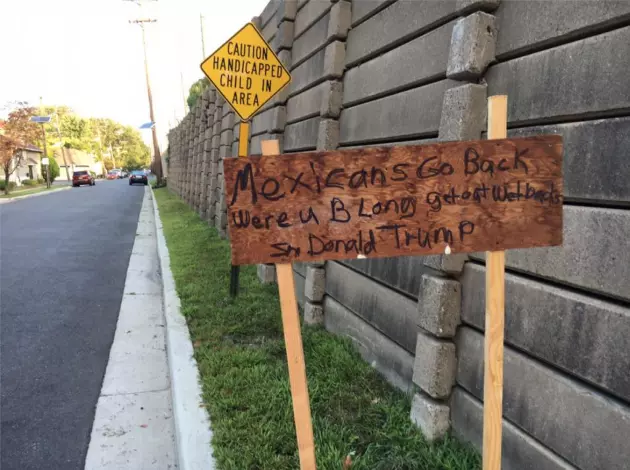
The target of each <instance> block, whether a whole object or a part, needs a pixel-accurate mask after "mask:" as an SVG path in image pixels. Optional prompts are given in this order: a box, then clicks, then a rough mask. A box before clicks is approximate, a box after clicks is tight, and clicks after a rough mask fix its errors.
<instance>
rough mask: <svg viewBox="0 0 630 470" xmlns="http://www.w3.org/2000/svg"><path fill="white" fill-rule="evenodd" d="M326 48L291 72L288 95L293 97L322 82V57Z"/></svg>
mask: <svg viewBox="0 0 630 470" xmlns="http://www.w3.org/2000/svg"><path fill="white" fill-rule="evenodd" d="M325 54H326V48H324V49H321V50H320V51H318V52H316V53H315V54H313V55H312V56H311V57H309V58H308V60H305V61H304V62H302V63H301V64H300V65H298V66H297V67H295V68H293V69H292V70H291V77H292V80H291V84H290V85H289V90H290V92H289V94H290V95H294V94H297V93H299V92H301V91H302V90H304V89H305V88H308V87H309V86H311V85H312V84H313V83H315V82H317V81H321V80H322V76H323V75H324V58H325V57H324V56H325Z"/></svg>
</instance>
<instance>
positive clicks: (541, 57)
mask: <svg viewBox="0 0 630 470" xmlns="http://www.w3.org/2000/svg"><path fill="white" fill-rule="evenodd" d="M554 3H555V2H554ZM607 4H608V2H606V5H607ZM628 44H630V26H626V27H624V28H619V29H615V30H613V31H609V32H607V33H602V34H599V35H596V36H591V37H588V38H586V39H581V40H578V41H573V42H570V43H568V44H565V45H562V46H558V47H553V48H550V49H546V50H544V51H540V52H538V53H536V54H530V55H526V56H524V57H519V58H518V59H514V60H509V61H507V62H502V63H500V64H496V65H493V66H491V67H490V68H489V69H488V71H487V72H486V75H485V79H486V81H487V82H488V94H489V95H497V94H507V95H508V121H509V123H510V124H517V123H522V122H525V123H527V124H532V125H533V124H535V123H536V121H537V120H539V119H549V118H554V117H562V118H563V119H569V118H570V117H572V116H584V115H591V116H592V115H594V114H596V113H601V112H606V113H608V114H609V115H611V114H613V113H615V112H619V113H621V112H625V110H627V109H628V108H629V107H630V87H629V86H628V83H627V79H628V76H629V75H630V61H629V60H626V59H627V56H624V55H623V54H622V52H621V51H623V50H625V48H626V47H627V45H628ZM595 71H599V72H600V73H595ZM541 90H544V93H541ZM549 120H551V119H549Z"/></svg>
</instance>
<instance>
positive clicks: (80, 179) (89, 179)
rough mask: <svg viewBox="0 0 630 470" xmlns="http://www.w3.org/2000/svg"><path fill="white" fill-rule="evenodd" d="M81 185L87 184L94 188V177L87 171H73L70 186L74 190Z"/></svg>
mask: <svg viewBox="0 0 630 470" xmlns="http://www.w3.org/2000/svg"><path fill="white" fill-rule="evenodd" d="M82 184H87V185H88V186H94V185H95V184H96V181H95V180H94V177H93V176H92V175H91V174H90V172H89V171H87V170H79V171H75V172H74V173H73V174H72V186H74V187H75V188H76V187H78V186H81V185H82Z"/></svg>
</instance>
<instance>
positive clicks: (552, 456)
mask: <svg viewBox="0 0 630 470" xmlns="http://www.w3.org/2000/svg"><path fill="white" fill-rule="evenodd" d="M253 21H254V23H255V24H256V25H257V26H258V27H259V29H260V30H261V31H262V33H263V35H264V36H265V38H266V39H267V40H269V41H270V42H271V44H272V46H273V48H274V50H275V51H276V53H277V54H278V55H279V57H280V58H281V60H282V62H283V63H284V64H285V66H287V67H288V68H289V70H290V71H291V74H292V76H293V81H292V82H291V84H290V85H289V86H288V87H287V88H286V89H285V90H283V91H282V92H281V93H279V94H278V95H276V97H274V99H273V100H271V102H269V103H268V104H267V105H266V106H265V107H264V109H262V110H261V112H260V113H258V114H257V115H256V116H255V117H254V119H253V121H252V123H251V129H250V131H251V134H250V136H249V138H250V153H252V154H259V153H260V143H261V142H262V141H263V140H266V139H278V140H279V141H280V146H281V151H282V152H284V153H291V152H308V151H314V150H324V149H326V150H328V149H336V148H352V147H362V146H373V145H407V144H416V143H423V142H424V143H428V142H432V141H436V140H440V141H449V140H467V139H479V138H485V128H486V106H487V97H488V96H490V95H495V94H508V103H509V110H508V119H509V123H508V127H509V131H508V133H509V135H513V136H525V135H532V134H539V133H560V134H562V135H563V136H564V144H565V159H564V173H565V182H564V184H565V194H566V200H565V209H564V214H565V227H564V246H563V247H562V248H553V249H534V250H513V251H510V252H508V254H507V276H506V288H507V291H506V315H507V322H506V362H505V391H504V403H505V405H504V440H503V460H504V461H503V466H504V468H506V469H523V468H554V469H556V468H562V469H568V468H580V469H591V468H625V467H624V465H625V462H628V461H630V455H629V450H628V448H627V446H623V444H622V439H623V436H624V435H625V434H624V431H630V429H628V426H629V423H630V415H629V413H630V408H629V404H630V383H629V382H628V380H629V379H628V374H627V371H628V370H629V366H630V363H629V362H628V361H629V359H628V358H629V357H630V354H628V352H629V350H628V348H627V347H626V346H625V345H626V344H627V343H628V341H627V339H626V338H627V337H628V334H629V333H630V289H629V288H628V286H629V284H628V282H629V281H628V280H629V279H630V259H629V256H630V254H629V253H630V252H629V251H628V250H627V249H624V247H625V245H627V243H626V242H625V239H626V238H627V233H630V211H629V210H628V209H629V208H630V204H629V203H630V185H629V184H628V175H630V137H629V136H630V111H629V110H630V94H629V93H630V88H629V87H628V86H627V76H628V75H629V72H630V69H629V64H630V61H628V60H627V57H628V56H629V55H630V1H628V0H620V1H617V0H615V1H612V0H611V1H604V2H602V1H595V0H583V1H581V2H579V8H576V2H567V1H563V0H547V1H538V0H528V1H526V2H525V1H516V0H503V1H499V0H442V1H434V0H426V1H425V0H414V1H408V0H353V1H348V0H336V1H333V0H274V1H271V2H270V3H269V4H268V5H267V6H266V7H265V8H264V10H263V11H262V12H261V13H260V15H259V16H257V17H255V18H254V19H253ZM213 97H214V101H212V99H213ZM206 99H207V102H208V103H207V104H206V122H205V124H204V123H203V122H202V123H197V128H196V130H195V128H194V122H195V119H196V118H195V110H191V113H190V114H189V115H188V116H187V117H186V118H185V119H184V120H183V121H182V123H181V124H180V125H179V126H178V127H177V128H175V129H173V130H172V131H171V133H170V136H169V142H170V147H169V155H170V156H169V159H170V160H169V174H170V176H169V186H170V187H171V188H172V189H173V190H174V191H176V192H177V193H178V194H180V195H182V197H183V198H184V199H185V200H187V201H188V200H189V198H190V197H191V196H190V194H191V189H190V181H191V177H192V176H193V175H192V174H191V168H192V165H193V164H194V161H195V160H194V159H195V155H197V159H198V161H200V162H201V163H200V166H199V163H197V167H196V168H198V169H199V168H200V170H195V171H201V178H200V179H199V180H198V181H197V183H196V184H197V188H199V185H201V188H200V189H198V194H199V196H198V198H201V199H202V200H203V199H204V198H205V199H206V204H207V207H206V208H205V218H206V219H207V220H208V222H209V223H210V224H212V225H214V226H216V227H217V229H219V231H220V232H222V233H223V234H224V235H225V234H226V233H225V230H226V222H227V215H226V213H225V201H224V200H223V198H222V194H223V178H222V173H223V171H222V160H223V158H228V157H230V156H236V155H237V148H238V137H239V135H238V133H239V127H238V120H236V119H234V116H233V115H232V116H231V117H230V113H231V110H230V108H229V106H228V105H227V104H225V103H224V102H223V100H222V99H221V98H220V97H219V96H214V95H212V94H211V92H209V93H208V94H207V96H206ZM202 102H203V100H202ZM201 130H203V132H204V136H203V137H199V135H200V133H201ZM195 135H196V136H198V140H197V146H198V147H199V145H200V143H201V142H205V147H203V146H202V150H203V149H204V148H205V149H206V150H207V151H208V152H209V153H207V154H206V153H205V152H203V151H202V150H199V149H198V150H197V151H196V153H195V152H194V151H193V150H192V148H194V145H195V141H194V139H195ZM204 162H205V164H206V166H205V167H204ZM204 168H205V170H204ZM204 175H205V180H204ZM204 188H205V189H204ZM204 191H207V193H206V196H204ZM192 194H197V193H195V192H194V191H193V193H192ZM198 204H199V206H198V208H199V211H200V214H204V203H203V201H201V202H198ZM195 207H196V206H195ZM202 216H203V215H202ZM484 269H485V267H484V256H483V253H479V254H477V253H475V254H472V255H471V256H461V255H451V256H429V257H414V258H410V257H407V258H391V259H371V260H351V261H344V262H328V263H325V264H323V263H318V264H314V263H310V264H307V263H295V264H294V275H295V281H296V291H297V297H298V303H299V305H300V308H301V310H302V311H303V314H304V320H305V322H306V323H309V324H315V323H321V324H323V325H324V326H325V327H326V328H327V329H329V330H330V331H333V332H335V333H338V334H340V335H344V336H347V337H349V338H350V339H351V340H352V341H353V342H354V343H355V344H356V346H357V348H358V349H359V351H360V352H361V354H362V356H363V357H364V358H365V359H366V360H367V361H368V362H370V363H371V364H372V365H373V366H374V367H375V368H376V369H377V370H378V371H379V372H380V373H381V374H382V375H383V376H384V377H385V378H386V379H387V380H388V381H390V382H391V383H392V384H394V385H395V386H397V387H398V388H400V389H402V390H404V391H406V392H408V393H409V394H410V396H411V397H412V410H411V416H410V418H411V419H412V420H413V421H414V422H415V423H416V424H417V425H418V426H419V427H420V428H421V429H422V430H423V432H424V433H425V435H426V436H427V438H428V439H430V440H432V439H437V438H439V437H441V436H443V435H444V434H445V433H446V432H447V431H448V430H449V429H452V430H453V432H454V433H455V435H456V436H458V437H459V438H460V439H463V440H467V441H471V442H473V443H474V444H475V445H477V446H479V447H480V445H481V428H482V406H483V404H482V398H483V393H482V385H483V380H482V378H483V347H482V345H483V329H484V297H483V292H484V274H485V272H484ZM258 271H259V277H260V278H261V281H262V282H275V273H274V271H273V267H271V266H267V265H261V266H259V267H258ZM576 409H577V410H579V411H580V412H579V413H575V410H576ZM578 420H579V421H578ZM608 423H612V424H613V425H611V424H608Z"/></svg>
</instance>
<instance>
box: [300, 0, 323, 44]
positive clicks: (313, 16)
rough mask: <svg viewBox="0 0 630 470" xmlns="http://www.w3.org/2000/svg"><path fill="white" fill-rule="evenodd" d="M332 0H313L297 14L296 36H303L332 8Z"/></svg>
mask: <svg viewBox="0 0 630 470" xmlns="http://www.w3.org/2000/svg"><path fill="white" fill-rule="evenodd" d="M330 6H331V2H330V0H311V1H309V2H308V3H307V4H306V5H305V6H304V7H303V8H302V9H300V10H299V11H298V12H297V14H296V15H295V37H298V36H301V35H302V33H304V31H306V30H307V29H308V28H310V27H311V25H312V24H313V23H315V22H316V21H317V20H318V19H319V18H321V17H322V16H323V15H325V14H326V12H327V11H328V10H329V9H330Z"/></svg>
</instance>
